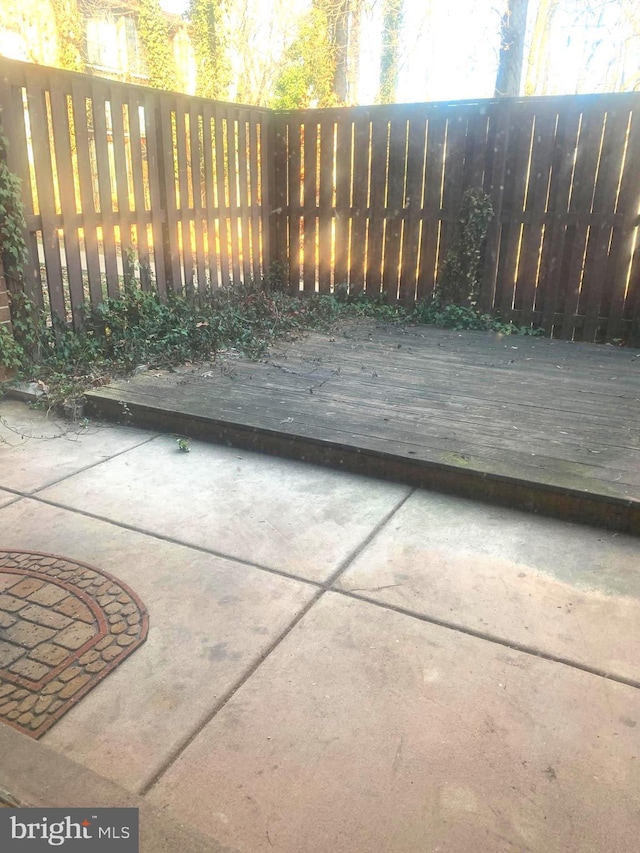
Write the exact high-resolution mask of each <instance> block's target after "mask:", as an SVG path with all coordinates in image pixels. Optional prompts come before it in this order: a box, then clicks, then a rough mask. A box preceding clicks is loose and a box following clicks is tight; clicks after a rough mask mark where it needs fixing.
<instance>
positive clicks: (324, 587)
mask: <svg viewBox="0 0 640 853" xmlns="http://www.w3.org/2000/svg"><path fill="white" fill-rule="evenodd" d="M414 492H415V489H409V490H408V492H407V494H406V495H404V497H403V498H402V499H401V500H399V501H398V502H397V503H396V504H395V505H394V507H393V508H392V509H391V510H390V511H389V512H388V513H386V515H385V516H384V517H383V518H382V519H381V520H380V521H379V522H378V523H377V524H375V525H374V527H373V529H372V530H371V531H370V533H369V534H368V535H367V536H366V537H365V538H364V539H363V540H362V541H361V542H359V543H358V545H357V546H356V547H355V548H354V549H353V550H352V551H351V553H350V554H348V555H347V556H346V557H345V558H344V559H343V560H342V561H341V562H340V565H339V566H338V568H337V569H336V570H335V571H334V572H333V573H332V574H331V575H330V577H329V578H328V580H326V581H325V582H324V583H323V584H321V585H318V586H319V588H318V589H317V590H316V593H315V595H313V596H312V598H311V599H310V601H308V602H307V603H306V604H305V605H304V607H302V608H301V609H300V610H299V611H298V613H297V614H296V615H295V617H294V618H293V619H292V620H291V622H290V623H289V624H288V625H287V627H286V628H285V629H284V630H283V631H282V632H281V633H280V634H279V635H278V636H277V637H276V639H275V640H274V641H273V642H272V643H270V645H269V646H268V648H267V649H266V650H265V651H264V652H263V653H262V654H261V655H260V656H259V657H258V659H257V660H255V661H254V663H253V664H252V665H251V666H250V667H249V669H248V670H247V671H246V672H245V673H244V674H243V675H242V676H241V677H240V679H238V681H237V682H236V683H235V684H234V685H233V686H232V687H231V688H229V690H228V691H227V692H226V693H225V694H224V695H223V696H222V697H221V698H220V699H219V700H218V701H217V702H216V704H215V705H214V707H213V708H212V709H211V710H210V711H209V712H208V713H207V714H206V715H205V717H204V718H203V719H202V720H201V721H200V722H199V723H198V724H197V726H196V727H195V728H194V730H193V731H192V732H190V733H189V734H188V735H187V736H186V737H185V738H183V740H182V741H181V742H180V744H178V746H177V747H175V749H174V750H173V751H172V752H171V755H170V756H169V757H168V758H167V759H166V761H165V762H163V764H162V766H161V767H160V768H159V769H158V770H156V771H155V772H154V773H153V774H151V775H150V776H149V777H148V778H147V779H146V780H145V781H144V782H143V783H142V785H141V786H139V788H138V789H137V792H138V793H139V794H140V796H146V794H148V793H149V791H150V790H151V789H152V788H153V787H154V785H156V784H157V783H158V782H159V781H160V779H161V778H162V776H164V774H165V773H166V772H167V770H168V769H169V768H170V767H171V765H172V764H173V763H174V762H175V761H176V760H177V759H178V758H179V756H180V755H181V754H182V753H183V752H184V750H185V749H187V748H188V747H189V745H190V744H191V743H192V742H193V741H194V740H195V738H197V737H198V735H199V734H200V732H201V731H202V730H203V729H204V728H205V727H206V726H208V725H209V723H210V722H211V721H212V720H213V719H214V718H215V717H216V716H217V715H218V714H219V713H220V711H221V710H222V709H223V708H224V707H225V705H226V704H227V703H228V702H229V701H230V700H231V699H232V698H233V696H234V695H235V694H236V693H237V692H238V690H240V689H241V688H242V687H243V686H244V685H245V684H246V683H247V681H248V680H249V679H250V678H251V677H252V676H253V675H254V673H255V672H256V671H257V670H258V668H259V667H260V666H261V665H262V664H263V663H264V661H266V660H267V659H268V658H269V657H270V655H271V654H272V653H273V652H274V651H275V650H276V649H277V648H278V646H279V645H280V644H281V643H282V642H283V641H284V640H285V639H286V638H287V637H288V635H289V634H290V633H291V631H293V629H294V628H295V627H296V625H298V624H299V623H300V621H301V620H302V619H303V618H304V617H305V616H306V615H307V613H309V611H310V610H311V609H312V608H313V607H314V606H315V605H316V604H317V603H318V602H319V601H320V600H321V599H322V598H323V596H324V595H325V593H326V592H329V591H330V587H331V584H333V583H334V582H335V581H336V580H337V578H339V577H340V575H341V574H342V573H343V572H344V571H346V569H347V568H348V567H349V566H350V565H351V563H352V562H353V560H355V559H356V557H357V556H358V555H359V554H360V553H361V552H362V551H363V550H364V548H366V547H367V545H369V543H370V542H371V540H372V539H373V538H374V537H375V536H377V534H378V533H379V532H380V531H381V530H382V529H383V528H384V527H385V526H386V525H387V524H388V523H389V521H390V520H391V519H392V518H393V516H394V515H395V514H396V512H398V510H399V509H400V508H401V507H402V506H403V505H404V503H405V502H406V501H408V500H409V498H410V497H411V495H412V494H413V493H414ZM256 568H257V567H256ZM295 580H301V579H300V578H297V577H296V578H295Z"/></svg>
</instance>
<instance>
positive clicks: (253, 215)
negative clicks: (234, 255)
mask: <svg viewBox="0 0 640 853" xmlns="http://www.w3.org/2000/svg"><path fill="white" fill-rule="evenodd" d="M259 175H260V163H259V158H258V117H257V116H255V115H252V116H251V117H250V118H249V193H250V196H251V198H250V200H249V202H250V208H249V228H250V233H251V274H252V275H253V277H254V279H255V281H260V279H261V277H262V275H263V269H262V259H261V254H260V194H259V193H260V186H259Z"/></svg>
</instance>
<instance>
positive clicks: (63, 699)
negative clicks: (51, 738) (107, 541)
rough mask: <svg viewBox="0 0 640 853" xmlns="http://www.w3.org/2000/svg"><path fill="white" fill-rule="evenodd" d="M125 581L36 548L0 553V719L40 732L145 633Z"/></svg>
mask: <svg viewBox="0 0 640 853" xmlns="http://www.w3.org/2000/svg"><path fill="white" fill-rule="evenodd" d="M147 629H148V617H147V612H146V609H145V607H144V605H143V604H142V602H141V601H140V599H139V598H138V597H137V595H136V594H135V593H134V592H133V591H132V590H131V589H130V588H129V587H128V586H127V585H126V584H124V583H122V581H119V580H117V579H116V578H114V577H112V576H111V575H109V574H107V573H106V572H103V571H101V570H99V569H96V568H93V567H92V566H87V565H85V564H83V563H78V562H76V561H73V560H68V559H66V558H65V557H57V556H54V555H52V554H40V553H36V552H32V551H0V722H4V723H8V724H9V725H10V726H13V727H14V728H16V729H19V730H20V731H22V732H24V733H25V734H28V735H31V737H35V738H38V737H40V736H41V735H43V734H44V733H45V732H46V731H47V730H48V729H50V728H51V726H52V725H53V724H54V723H55V722H56V721H57V720H59V719H60V717H61V716H62V715H63V714H65V713H66V712H67V711H68V710H69V708H71V707H72V706H73V705H74V704H75V703H76V702H77V701H78V700H79V699H81V698H82V697H83V696H84V695H85V694H86V693H88V692H89V690H91V689H92V688H93V687H95V685H96V684H97V683H98V682H99V681H101V680H102V679H103V678H104V677H105V676H106V675H108V674H109V673H110V672H111V671H112V670H113V669H114V668H115V667H116V666H118V664H120V663H122V661H123V660H124V659H125V658H126V657H128V656H129V655H130V654H131V653H132V652H133V651H134V650H135V649H136V648H137V647H138V646H139V645H140V644H141V643H143V642H144V641H145V639H146V637H147Z"/></svg>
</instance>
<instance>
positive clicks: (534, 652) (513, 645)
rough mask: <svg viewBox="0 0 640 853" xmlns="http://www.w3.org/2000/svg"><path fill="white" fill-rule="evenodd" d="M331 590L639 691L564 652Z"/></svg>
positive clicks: (632, 682) (629, 681)
mask: <svg viewBox="0 0 640 853" xmlns="http://www.w3.org/2000/svg"><path fill="white" fill-rule="evenodd" d="M331 592H337V593H338V594H339V595H343V596H345V597H346V598H352V599H355V600H356V601H364V602H366V603H367V604H373V605H374V606H375V607H380V608H382V609H383V610H392V611H393V612H394V613H398V614H400V615H401V616H408V617H410V618H412V619H418V620H419V621H420V622H426V623H428V624H429V625H436V626H437V627H438V628H445V629H446V630H448V631H456V632H457V633H458V634H466V635H467V636H468V637H475V638H476V639H477V640H484V641H485V642H487V643H493V644H494V645H497V646H502V647H503V648H506V649H511V650H512V651H514V652H522V653H523V654H526V655H531V656H532V657H536V658H542V659H543V660H547V661H550V662H552V663H559V664H562V665H563V666H568V667H571V669H578V670H580V671H581V672H586V673H588V674H589V675H595V676H597V677H598V678H604V679H605V680H606V681H615V682H617V683H618V684H624V685H625V686H626V687H634V688H635V689H636V690H640V680H636V679H633V678H625V676H623V675H613V674H612V673H609V672H607V671H606V670H604V669H599V668H598V667H595V666H589V664H583V663H579V662H578V661H572V660H570V659H569V658H563V657H562V656H560V655H554V654H552V653H551V652H544V651H540V650H538V649H535V648H533V647H532V646H527V645H525V644H524V643H518V642H515V641H513V640H505V639H503V638H502V637H497V636H495V635H494V634H486V633H484V632H483V631H476V630H475V629H474V628H465V626H464V625H458V624H457V623H456V622H448V621H447V620H446V619H438V618H437V617H436V616H427V615H425V614H424V613H417V612H416V611H415V610H410V609H408V608H406V607H400V606H399V605H396V604H389V603H388V602H382V601H376V600H375V599H373V598H368V597H367V596H366V595H360V594H358V593H356V592H353V591H351V590H346V589H340V588H337V589H332V590H331Z"/></svg>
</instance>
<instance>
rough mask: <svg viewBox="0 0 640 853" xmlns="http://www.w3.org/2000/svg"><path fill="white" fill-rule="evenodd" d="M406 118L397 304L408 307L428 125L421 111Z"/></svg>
mask: <svg viewBox="0 0 640 853" xmlns="http://www.w3.org/2000/svg"><path fill="white" fill-rule="evenodd" d="M420 113H421V114H419V113H417V112H413V113H411V114H410V116H409V127H408V130H407V179H406V187H405V192H404V199H403V202H402V204H403V208H404V211H405V215H406V219H405V221H404V233H403V241H402V259H401V270H400V289H399V293H398V298H399V301H400V302H401V303H402V304H403V305H408V306H410V305H411V304H412V303H413V302H415V300H416V285H417V273H418V270H417V267H418V248H419V240H420V216H421V214H422V203H423V193H424V160H425V144H426V133H427V122H426V118H425V117H424V111H422V110H421V111H420Z"/></svg>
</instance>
